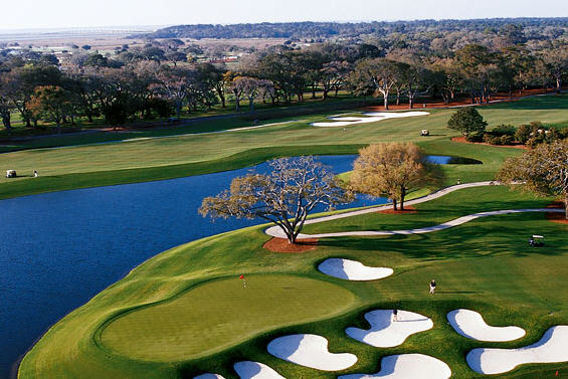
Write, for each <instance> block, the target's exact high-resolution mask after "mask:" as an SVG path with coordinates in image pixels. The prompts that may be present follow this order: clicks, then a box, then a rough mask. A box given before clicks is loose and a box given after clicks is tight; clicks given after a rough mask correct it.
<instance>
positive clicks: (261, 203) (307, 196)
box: [199, 156, 353, 243]
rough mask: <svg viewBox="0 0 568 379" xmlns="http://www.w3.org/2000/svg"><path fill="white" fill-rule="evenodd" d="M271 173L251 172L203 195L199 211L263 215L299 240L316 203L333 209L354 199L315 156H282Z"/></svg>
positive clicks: (272, 165) (220, 214) (225, 215)
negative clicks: (216, 192)
mask: <svg viewBox="0 0 568 379" xmlns="http://www.w3.org/2000/svg"><path fill="white" fill-rule="evenodd" d="M269 166H270V168H271V171H270V172H269V173H268V174H258V173H250V174H248V175H245V176H241V177H238V178H235V179H233V181H232V182H231V187H230V189H228V190H225V191H223V192H221V193H220V194H219V195H217V196H214V197H207V198H205V199H203V202H202V204H201V208H200V209H199V213H200V214H201V215H203V216H204V217H205V216H210V217H212V218H219V217H221V218H228V217H236V218H248V219H254V218H262V219H264V220H267V221H270V222H272V223H274V224H276V225H278V226H279V227H280V228H281V229H282V231H283V232H284V233H285V235H286V237H287V238H288V241H289V242H290V243H295V242H296V239H297V237H298V234H300V231H301V230H302V228H303V226H304V223H305V221H306V219H307V217H308V215H309V214H310V212H312V211H313V210H314V208H315V207H317V206H318V205H319V206H325V207H327V209H333V208H334V207H335V206H336V205H339V204H344V203H348V202H350V201H352V200H353V194H352V192H351V191H349V190H348V189H346V188H344V186H343V183H342V182H341V181H340V180H339V179H337V178H336V177H335V175H333V174H332V173H331V172H330V171H328V169H327V168H326V167H325V166H324V165H323V164H322V163H321V162H318V161H316V160H315V159H314V158H313V157H311V156H308V157H299V158H281V159H277V160H274V161H272V162H271V163H270V164H269Z"/></svg>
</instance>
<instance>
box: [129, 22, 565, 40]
mask: <svg viewBox="0 0 568 379" xmlns="http://www.w3.org/2000/svg"><path fill="white" fill-rule="evenodd" d="M504 25H515V26H517V27H521V28H524V29H525V28H529V29H533V28H541V29H542V28H546V27H554V28H559V27H560V28H568V18H566V17H563V18H495V19H477V20H441V21H436V20H417V21H396V22H359V23H338V22H286V23H267V22H265V23H259V24H233V25H213V24H199V25H176V26H170V27H167V28H163V29H159V30H157V31H156V32H154V33H149V34H139V35H136V36H133V37H138V38H140V37H147V38H195V39H201V38H223V39H229V38H301V39H306V38H309V39H327V38H332V37H346V38H352V37H357V36H361V35H374V36H383V35H387V34H390V33H403V34H408V33H417V32H436V31H437V32H446V33H447V32H452V31H463V30H470V31H477V32H480V31H484V30H490V31H491V30H493V29H500V28H502V27H503V26H504Z"/></svg>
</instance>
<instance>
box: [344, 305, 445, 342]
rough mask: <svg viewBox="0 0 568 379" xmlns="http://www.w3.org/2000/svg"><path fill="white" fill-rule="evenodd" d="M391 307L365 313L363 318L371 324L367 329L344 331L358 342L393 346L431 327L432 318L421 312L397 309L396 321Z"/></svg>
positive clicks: (351, 328) (432, 324) (348, 329)
mask: <svg viewBox="0 0 568 379" xmlns="http://www.w3.org/2000/svg"><path fill="white" fill-rule="evenodd" d="M392 316H393V310H392V309H377V310H374V311H371V312H367V313H365V319H366V320H367V321H368V322H369V324H370V325H371V328H370V329H369V330H365V329H360V328H353V327H350V328H347V329H345V333H347V335H348V336H349V337H351V338H353V339H355V340H357V341H359V342H363V343H366V344H367V345H371V346H374V347H383V348H384V347H394V346H399V345H402V343H403V342H404V341H405V340H406V339H407V338H408V337H409V336H411V335H412V334H416V333H419V332H423V331H426V330H429V329H432V327H433V326H434V323H433V322H432V320H431V319H430V318H428V317H426V316H422V315H421V314H418V313H414V312H408V311H401V310H399V311H398V314H397V321H393V319H392Z"/></svg>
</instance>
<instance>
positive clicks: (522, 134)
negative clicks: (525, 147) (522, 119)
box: [515, 125, 532, 144]
mask: <svg viewBox="0 0 568 379" xmlns="http://www.w3.org/2000/svg"><path fill="white" fill-rule="evenodd" d="M531 133H532V127H531V126H530V125H521V126H519V127H518V128H517V131H516V132H515V139H516V140H517V141H519V142H520V143H522V144H526V143H527V141H528V140H529V139H530V138H531Z"/></svg>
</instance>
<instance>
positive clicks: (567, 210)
mask: <svg viewBox="0 0 568 379" xmlns="http://www.w3.org/2000/svg"><path fill="white" fill-rule="evenodd" d="M564 218H565V219H566V220H568V194H566V196H564Z"/></svg>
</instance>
